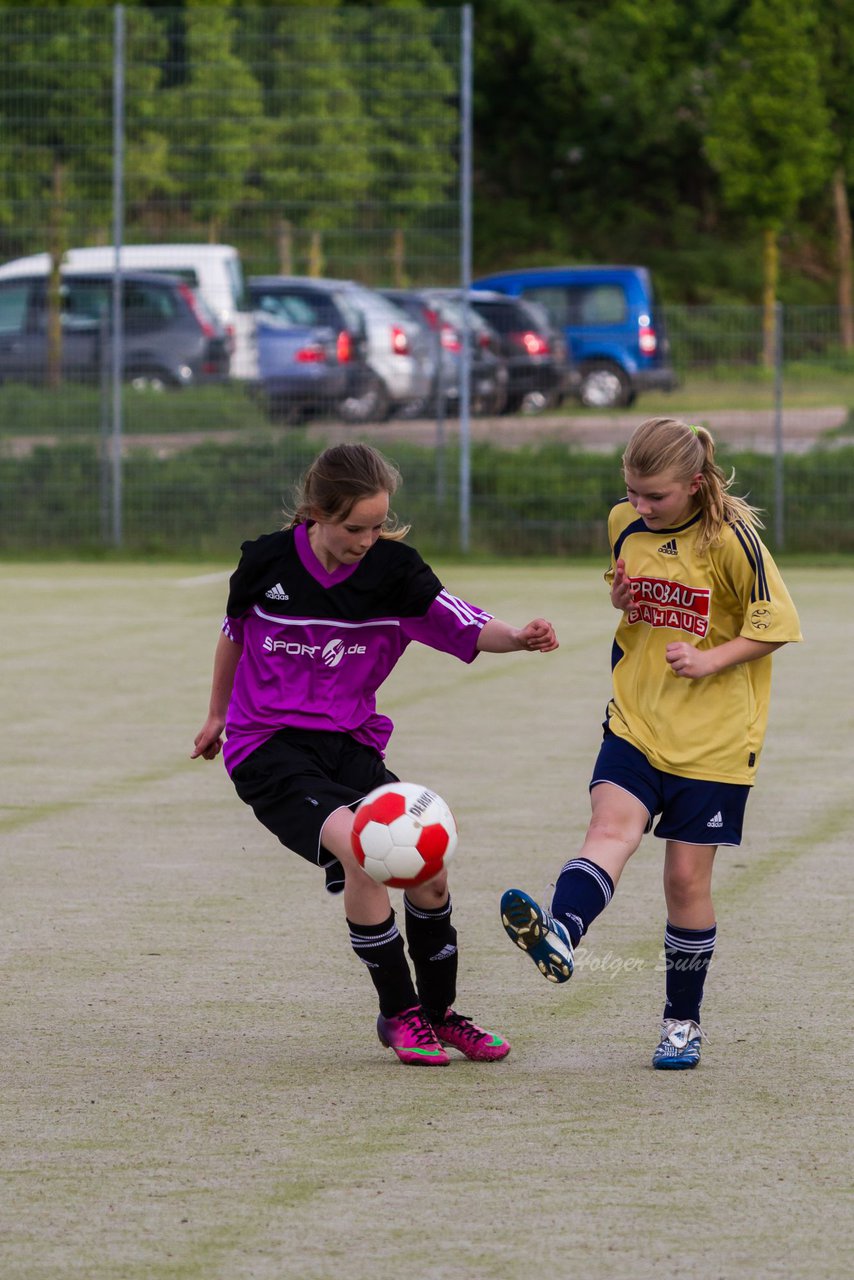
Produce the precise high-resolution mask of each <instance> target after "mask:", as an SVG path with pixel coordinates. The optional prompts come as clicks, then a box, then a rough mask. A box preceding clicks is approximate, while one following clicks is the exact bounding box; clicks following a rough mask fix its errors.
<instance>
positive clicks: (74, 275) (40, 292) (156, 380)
mask: <svg viewBox="0 0 854 1280" xmlns="http://www.w3.org/2000/svg"><path fill="white" fill-rule="evenodd" d="M112 291H113V281H112V275H111V274H110V273H109V272H86V273H85V274H84V273H82V272H70V271H68V272H63V274H62V279H61V286H60V327H61V339H60V341H61V365H60V368H61V371H62V375H63V377H65V378H69V379H72V380H74V381H80V382H95V381H97V380H98V379H99V378H100V377H101V376H102V373H103V370H104V368H105V367H109V360H110V347H111V339H110V329H111V324H110V314H111V311H112ZM47 298H48V280H47V277H46V276H43V275H42V276H19V277H14V278H11V279H6V280H0V378H2V379H3V380H6V381H10V382H29V383H36V384H41V383H44V382H45V381H46V378H47V372H48V305H47ZM122 313H123V317H124V341H123V362H122V365H123V376H124V378H125V379H126V380H128V381H129V382H131V383H132V384H133V385H134V386H136V387H138V388H140V389H141V388H143V387H151V388H155V389H158V390H159V389H163V388H165V387H185V386H190V385H192V384H195V383H204V382H217V381H221V380H222V379H223V378H225V377H227V375H228V368H229V348H228V341H227V335H226V334H225V331H224V329H223V328H222V326H221V325H220V324H219V322H218V321H217V320H216V319H215V318H214V316H213V315H212V313H211V312H210V310H209V309H208V307H207V306H206V304H205V303H204V302H203V301H202V299H201V298H200V297H199V295H198V293H197V292H196V291H195V290H194V289H193V288H192V287H191V286H190V285H187V284H185V283H184V281H182V280H181V279H179V278H178V277H177V276H167V275H161V274H155V273H152V272H142V271H126V272H124V273H123V276H122Z"/></svg>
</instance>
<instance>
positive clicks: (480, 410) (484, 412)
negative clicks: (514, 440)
mask: <svg viewBox="0 0 854 1280" xmlns="http://www.w3.org/2000/svg"><path fill="white" fill-rule="evenodd" d="M506 406H507V388H506V386H504V384H503V383H496V385H495V386H493V387H491V388H490V390H489V391H479V392H475V394H474V395H473V396H472V402H471V411H472V413H473V414H474V416H475V417H476V418H497V417H498V416H499V414H502V413H505V412H506V411H507V410H506Z"/></svg>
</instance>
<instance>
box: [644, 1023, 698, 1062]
mask: <svg viewBox="0 0 854 1280" xmlns="http://www.w3.org/2000/svg"><path fill="white" fill-rule="evenodd" d="M702 1038H703V1032H702V1031H701V1030H700V1024H699V1023H698V1022H694V1021H693V1019H691V1018H688V1019H687V1021H685V1022H680V1021H679V1020H678V1018H665V1019H664V1021H663V1022H662V1024H661V1040H660V1042H659V1045H658V1048H657V1049H656V1050H655V1053H654V1054H653V1055H652V1065H653V1066H654V1067H657V1068H658V1070H659V1071H685V1070H688V1069H689V1068H691V1067H696V1065H697V1063H698V1062H699V1061H700V1048H701V1042H702Z"/></svg>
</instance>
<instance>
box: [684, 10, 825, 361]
mask: <svg viewBox="0 0 854 1280" xmlns="http://www.w3.org/2000/svg"><path fill="white" fill-rule="evenodd" d="M814 21H815V14H814V10H813V9H812V8H811V7H810V5H809V3H805V2H804V0H750V3H749V4H748V6H747V9H746V10H745V12H744V15H743V17H742V19H741V21H740V23H739V27H738V31H737V35H736V38H735V40H734V41H733V43H732V44H731V45H730V46H729V47H728V48H727V49H725V50H724V52H723V54H722V56H721V59H720V64H719V68H718V84H717V90H716V93H715V95H714V99H713V103H712V108H711V118H710V127H709V130H708V133H707V135H706V153H707V155H708V157H709V160H710V162H711V163H712V165H713V166H714V167H715V169H717V171H718V172H719V174H720V176H721V183H722V188H723V194H724V198H725V200H726V202H727V204H728V205H729V206H730V207H731V208H732V209H734V210H735V211H737V212H738V213H740V214H743V215H744V216H745V217H746V218H747V219H748V221H749V222H750V223H752V224H753V225H755V226H756V227H758V228H759V229H760V231H761V234H762V242H763V281H764V284H763V299H762V301H763V334H764V348H763V360H764V363H765V365H766V367H770V366H771V365H772V364H773V362H774V358H775V357H774V346H773V344H774V332H775V322H774V307H775V303H776V299H777V287H778V278H779V236H780V231H781V229H782V228H783V227H784V226H785V225H786V224H787V222H789V221H790V220H791V219H792V218H793V217H794V215H795V213H796V211H797V209H798V206H799V205H800V203H801V201H802V199H803V198H804V197H805V196H806V195H808V194H810V193H811V192H813V191H815V190H817V189H818V188H819V187H820V186H821V184H822V183H823V182H824V181H825V180H826V178H827V175H828V171H829V167H830V163H831V158H832V140H831V136H830V124H829V118H828V113H827V110H826V107H825V105H824V97H823V94H822V91H821V87H820V80H819V66H818V60H817V58H816V55H815V52H814V47H813V44H812V32H813V26H814Z"/></svg>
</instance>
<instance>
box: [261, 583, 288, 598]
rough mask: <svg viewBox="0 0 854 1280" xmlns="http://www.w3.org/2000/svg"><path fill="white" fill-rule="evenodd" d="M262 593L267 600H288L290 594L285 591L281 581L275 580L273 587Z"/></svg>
mask: <svg viewBox="0 0 854 1280" xmlns="http://www.w3.org/2000/svg"><path fill="white" fill-rule="evenodd" d="M264 595H265V596H266V597H267V599H268V600H290V596H289V595H288V593H287V592H286V591H285V588H284V587H283V586H282V584H281V582H277V583H276V585H275V586H274V587H271V588H270V590H269V591H265V592H264Z"/></svg>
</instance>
